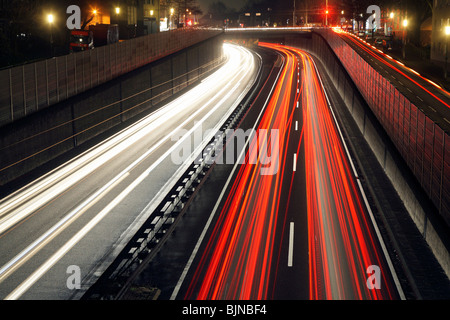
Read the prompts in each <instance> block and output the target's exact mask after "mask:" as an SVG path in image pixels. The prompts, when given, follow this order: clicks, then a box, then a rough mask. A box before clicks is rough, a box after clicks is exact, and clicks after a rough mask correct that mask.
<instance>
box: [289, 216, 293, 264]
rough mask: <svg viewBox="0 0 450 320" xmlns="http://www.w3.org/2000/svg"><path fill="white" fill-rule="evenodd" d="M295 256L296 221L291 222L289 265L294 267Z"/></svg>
mask: <svg viewBox="0 0 450 320" xmlns="http://www.w3.org/2000/svg"><path fill="white" fill-rule="evenodd" d="M293 257H294V222H291V223H290V224H289V249H288V267H292V265H293Z"/></svg>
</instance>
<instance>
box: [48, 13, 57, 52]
mask: <svg viewBox="0 0 450 320" xmlns="http://www.w3.org/2000/svg"><path fill="white" fill-rule="evenodd" d="M47 21H48V24H49V25H50V53H51V55H52V56H53V30H52V26H53V22H54V21H55V18H54V16H53V14H51V13H50V14H48V15H47Z"/></svg>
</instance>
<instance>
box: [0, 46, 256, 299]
mask: <svg viewBox="0 0 450 320" xmlns="http://www.w3.org/2000/svg"><path fill="white" fill-rule="evenodd" d="M226 47H227V48H228V50H227V54H229V55H230V57H229V61H228V63H229V64H228V63H227V64H226V65H228V68H226V69H220V70H219V71H218V72H219V73H223V72H224V71H225V70H226V71H227V72H230V70H234V71H235V72H231V74H229V76H228V77H224V76H223V75H222V74H219V75H218V74H217V73H214V74H213V75H211V76H210V77H208V78H207V79H205V81H204V82H202V83H201V84H200V85H198V86H197V87H195V88H193V89H192V90H191V91H188V92H187V93H186V94H184V95H183V96H181V97H180V98H178V99H176V100H174V101H173V102H172V103H170V104H168V106H166V107H163V108H162V109H161V110H162V111H160V112H159V110H158V111H157V112H155V113H153V114H152V115H150V116H149V117H146V118H145V119H144V120H142V121H140V122H138V123H137V124H135V125H133V126H131V127H130V128H128V129H127V130H125V131H123V132H121V133H119V134H117V135H116V136H114V137H113V138H111V139H109V140H108V141H107V142H106V143H104V144H100V145H99V146H98V149H100V151H99V150H97V148H95V147H94V148H93V149H91V150H90V151H88V152H86V153H84V154H83V155H81V156H80V157H79V158H77V159H75V160H74V161H71V162H70V163H69V165H68V167H66V166H61V167H60V168H58V169H55V170H54V171H53V172H51V173H50V174H48V175H46V176H44V177H43V178H41V179H40V180H38V181H37V182H36V183H32V184H30V188H29V189H28V188H23V189H21V190H19V192H16V193H15V194H13V195H11V196H10V197H8V198H7V199H5V200H4V201H3V202H2V206H1V207H0V209H2V211H0V212H2V213H3V219H2V220H1V222H2V223H1V224H0V226H1V228H2V229H1V230H8V229H9V228H11V227H12V226H13V225H14V224H15V223H17V222H18V221H21V219H24V218H25V217H26V216H27V215H31V214H33V215H34V214H35V213H36V212H38V211H39V209H38V210H37V211H33V210H36V209H37V208H42V207H40V206H38V205H34V206H30V205H29V203H30V202H31V203H33V201H36V199H35V198H36V197H37V199H38V200H40V201H42V204H45V203H46V202H48V201H51V199H52V196H53V197H55V198H57V197H58V191H59V189H58V186H59V187H61V184H60V183H59V182H60V180H59V179H62V181H64V180H65V179H68V178H70V177H71V176H73V179H81V180H82V179H84V177H85V176H84V175H83V174H82V172H85V171H89V170H92V171H94V170H96V169H98V168H99V167H100V166H102V165H104V164H106V163H107V161H110V160H111V159H112V158H113V157H114V156H115V155H117V154H119V153H121V152H124V151H125V150H126V149H127V147H129V146H130V144H133V143H135V142H137V141H138V140H140V139H141V138H143V137H144V136H146V135H148V134H150V133H151V132H152V131H153V130H155V127H154V126H155V125H157V126H161V125H164V123H165V122H166V121H167V120H168V118H166V117H169V118H170V117H173V116H174V111H175V110H178V112H179V111H180V108H193V110H192V112H191V113H190V114H189V116H187V117H184V118H183V119H182V121H181V122H180V123H179V124H177V127H176V128H175V129H174V130H173V131H172V133H170V134H168V135H164V136H163V138H161V139H160V140H159V141H157V142H156V143H155V144H154V145H152V147H151V148H149V149H148V150H146V152H144V153H143V154H142V155H141V156H140V157H138V158H137V159H136V160H134V161H133V162H132V163H131V164H129V165H128V166H127V167H126V168H125V169H124V170H122V171H121V172H120V173H119V174H118V175H116V176H115V177H114V178H113V179H112V180H110V181H109V182H107V183H105V184H104V185H103V187H101V188H100V189H99V190H97V191H96V192H94V193H93V194H92V195H90V196H89V197H88V198H87V199H86V200H84V201H82V203H81V204H80V205H78V206H77V207H76V208H75V209H74V210H72V211H71V212H69V213H68V214H66V216H64V217H63V218H62V219H61V220H60V221H58V222H57V223H56V224H55V225H53V227H51V228H50V229H48V230H47V231H46V232H45V233H43V234H42V235H41V236H40V237H39V238H38V239H36V240H35V241H34V242H32V243H31V244H30V245H28V246H27V247H26V248H25V249H24V250H22V251H21V252H20V253H19V254H17V255H16V256H15V257H14V258H12V259H11V260H10V261H9V262H7V263H6V264H5V265H3V266H2V267H1V268H0V282H2V281H4V280H5V279H6V278H7V277H8V276H10V274H11V273H12V272H14V271H15V270H16V269H17V268H19V267H20V266H21V265H23V264H24V263H25V262H27V261H28V260H29V259H30V258H31V257H32V256H34V255H35V254H36V253H37V252H38V251H39V250H41V249H42V248H43V247H44V246H46V245H47V244H48V243H49V242H50V241H52V240H53V239H54V238H55V237H56V236H58V235H59V234H61V232H62V231H64V230H65V229H66V228H67V227H68V226H69V225H70V224H71V223H72V222H73V221H75V220H76V219H77V218H78V217H79V216H80V215H81V214H83V213H84V212H86V211H87V210H88V209H89V208H91V207H92V206H93V205H94V204H95V203H97V202H98V201H99V200H100V199H101V198H103V197H104V196H105V195H106V194H107V193H108V192H110V191H111V190H112V189H113V188H115V187H116V186H117V185H118V184H119V183H120V182H122V181H123V180H124V179H125V178H126V177H128V176H129V175H130V171H131V170H134V169H135V168H137V167H138V166H139V165H140V164H141V163H142V162H143V161H144V160H145V159H146V158H147V157H148V156H150V155H151V154H152V153H153V152H154V151H155V150H156V149H157V148H159V147H160V146H161V145H162V144H163V143H164V142H165V141H167V140H170V137H171V136H172V134H173V132H175V131H176V130H179V129H180V128H182V127H183V126H186V125H188V124H189V123H190V122H192V121H193V120H194V119H196V118H197V117H199V115H200V116H201V118H200V119H199V121H196V122H195V124H194V127H192V128H191V129H190V130H189V131H188V133H187V135H186V136H185V138H184V139H186V138H188V136H189V135H190V134H192V132H194V131H195V129H196V128H197V127H200V126H201V125H202V123H204V122H205V121H206V120H207V119H209V117H211V116H212V115H213V114H214V113H216V112H217V111H218V110H219V108H223V106H224V103H225V102H226V101H227V99H229V98H230V96H231V95H233V94H234V92H235V91H236V90H238V89H239V83H240V80H241V79H242V78H244V77H246V75H248V74H249V72H251V71H252V70H253V69H254V68H255V60H254V57H253V55H252V54H251V53H250V52H249V51H248V50H245V49H243V48H239V47H237V46H232V45H227V46H226ZM237 80H239V81H237ZM236 82H237V83H238V84H235V83H236ZM211 88H216V90H215V91H214V96H213V97H212V98H211V99H209V101H207V102H206V103H203V104H202V105H201V107H197V104H198V102H197V101H198V99H199V97H200V95H201V93H204V92H205V90H206V91H208V90H210V89H211ZM249 88H250V85H247V86H246V88H245V90H248V89H249ZM245 90H244V92H243V93H241V94H240V95H239V97H238V100H237V101H240V99H241V98H242V96H243V95H245V93H246V91H245ZM219 99H220V100H219ZM213 101H214V105H213V106H211V104H212V102H213ZM235 103H237V102H235ZM174 108H175V109H174ZM176 108H178V109H176ZM205 111H207V112H206V113H205ZM201 112H203V114H202V113H201ZM231 112H232V110H228V109H227V110H225V114H224V116H223V118H227V117H228V116H229V114H230V113H231ZM155 114H156V115H157V116H155ZM152 116H153V117H152ZM155 122H156V124H155ZM219 126H220V124H217V125H216V129H218V127H219ZM116 139H117V141H116ZM184 139H181V140H179V141H178V142H176V143H175V144H173V145H172V146H170V148H167V149H166V150H164V151H165V152H164V153H163V155H162V156H160V157H159V158H158V159H156V160H155V161H154V162H152V164H151V166H150V167H148V168H146V170H145V171H144V172H143V173H142V174H140V175H139V177H138V178H137V179H135V180H133V181H132V182H129V183H128V185H127V187H126V188H125V189H124V190H123V191H122V192H121V193H120V194H119V195H118V196H117V197H115V198H114V200H113V201H111V202H110V203H108V205H107V206H106V207H105V208H104V209H103V210H101V212H100V213H99V214H97V215H96V216H95V217H94V218H93V219H92V220H91V221H90V222H89V223H88V224H87V225H85V226H84V227H83V228H82V229H81V230H80V231H79V232H78V233H76V235H75V236H73V237H72V239H71V240H70V241H69V242H66V243H65V244H64V245H63V246H61V247H60V249H59V250H58V251H57V252H56V253H55V254H54V255H53V256H52V257H51V258H50V259H49V260H47V262H45V263H44V264H43V265H41V266H40V267H39V268H38V269H36V271H35V272H33V274H32V275H31V276H29V277H28V278H27V279H26V280H25V281H24V282H22V284H21V285H20V286H19V287H18V288H16V289H15V290H14V291H12V292H11V294H10V295H9V296H8V297H7V298H8V299H17V298H19V297H20V296H21V295H22V294H23V293H24V292H26V291H27V290H28V289H29V288H30V287H31V286H32V285H33V284H34V283H35V282H36V281H37V280H39V278H40V277H42V275H43V274H45V273H46V272H47V271H48V270H49V269H50V268H51V267H52V266H53V265H54V264H55V263H56V262H57V261H58V260H59V259H61V257H62V256H64V255H65V254H66V253H67V252H68V251H69V250H70V249H71V248H72V247H73V246H74V245H75V244H76V243H77V242H78V241H80V240H81V239H82V238H83V237H84V236H85V235H86V234H87V233H88V232H89V231H90V230H91V229H92V228H93V227H94V226H95V225H96V224H97V223H98V222H99V221H101V220H102V219H103V218H104V217H106V216H107V215H108V213H109V212H111V210H113V209H114V207H115V206H116V205H117V204H119V203H120V202H121V201H122V200H123V199H125V198H126V197H127V196H128V195H129V194H130V192H131V191H133V189H134V188H136V187H137V186H138V185H139V184H140V183H141V182H142V181H143V180H144V179H145V178H147V177H148V176H149V174H150V173H151V172H152V171H153V170H154V169H155V168H156V167H157V166H158V165H159V164H160V163H162V161H163V160H164V159H167V158H169V157H170V154H171V152H173V151H174V150H175V149H176V148H178V147H179V145H180V144H181V143H183V141H184ZM112 141H113V142H112ZM207 142H208V139H206V141H204V142H202V145H200V146H198V148H197V149H196V150H194V153H197V152H200V150H201V149H202V148H203V147H204V146H205V144H206V143H207ZM105 145H106V147H105ZM117 146H119V148H118V150H114V148H117ZM111 150H113V151H112V152H113V155H108V152H110V151H111ZM103 152H104V153H103ZM91 153H92V154H91ZM105 154H106V156H105ZM83 160H84V161H83ZM96 161H98V162H99V163H96ZM92 162H94V164H92ZM186 165H189V164H187V163H186V164H183V167H184V166H186ZM90 167H92V168H90ZM59 169H61V170H59ZM78 169H80V170H84V171H82V172H80V171H79V170H78ZM77 170H78V171H77ZM89 174H90V172H88V173H87V174H86V175H89ZM78 181H79V180H78ZM70 182H71V183H72V184H76V183H77V180H75V181H72V180H71V181H70ZM48 184H49V185H50V186H48ZM66 185H68V186H67V188H70V184H68V183H64V184H63V186H66ZM46 188H48V189H49V190H51V191H53V192H54V193H55V194H51V192H50V193H49V191H48V189H46ZM63 193H64V192H63V191H61V194H63ZM45 194H49V195H48V196H44V195H45ZM38 202H39V201H38ZM23 208H25V209H26V210H24V211H26V212H25V213H22V212H21V211H22V210H23ZM11 209H14V210H15V211H13V213H11V211H9V212H8V211H7V210H11ZM27 210H28V211H27ZM15 212H18V213H21V215H18V216H17V215H16V214H14V213H15ZM5 234H6V233H4V234H2V235H1V237H3V236H5Z"/></svg>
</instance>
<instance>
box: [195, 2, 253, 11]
mask: <svg viewBox="0 0 450 320" xmlns="http://www.w3.org/2000/svg"><path fill="white" fill-rule="evenodd" d="M197 1H198V3H199V4H200V7H201V8H202V10H203V12H204V13H206V12H207V11H208V7H209V5H210V4H211V3H213V2H217V1H218V0H197ZM222 2H223V3H224V4H225V5H226V6H227V7H230V8H235V9H236V10H239V9H240V8H241V7H242V6H243V5H244V4H245V0H222Z"/></svg>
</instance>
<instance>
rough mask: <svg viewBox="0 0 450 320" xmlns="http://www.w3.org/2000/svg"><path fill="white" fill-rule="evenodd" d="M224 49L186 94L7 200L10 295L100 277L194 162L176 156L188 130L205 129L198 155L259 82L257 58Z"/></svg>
mask: <svg viewBox="0 0 450 320" xmlns="http://www.w3.org/2000/svg"><path fill="white" fill-rule="evenodd" d="M224 53H225V55H226V62H225V63H224V64H223V65H222V66H221V67H220V68H219V69H218V70H217V71H215V72H214V73H213V74H212V75H210V76H208V77H207V78H205V79H204V80H202V81H201V83H199V84H198V85H196V86H195V87H193V88H192V89H190V90H189V91H187V92H186V93H184V94H183V95H181V96H179V97H178V98H176V99H175V100H173V101H171V102H169V103H167V104H166V105H164V106H162V107H161V108H159V109H158V110H157V111H155V112H152V113H151V114H148V115H147V116H145V117H143V118H142V119H141V120H139V121H137V122H136V123H134V124H133V125H131V126H129V127H128V128H126V129H124V130H122V131H120V132H117V133H115V134H114V135H112V136H111V137H109V138H108V139H106V140H105V141H102V142H101V143H99V144H97V145H95V146H94V147H92V148H90V149H89V150H87V151H85V152H83V153H82V154H79V155H78V156H76V157H75V158H73V159H71V160H70V161H68V162H67V163H65V164H63V165H61V166H59V167H57V168H54V169H53V170H52V171H50V172H48V173H45V174H44V175H43V176H42V177H40V178H38V179H37V180H36V181H33V182H31V183H29V184H28V185H26V186H24V187H22V188H21V189H19V190H17V191H15V192H13V193H12V194H10V195H8V196H6V197H5V198H3V199H1V201H0V252H2V255H1V257H0V297H1V298H2V299H70V298H72V297H74V296H77V295H80V293H81V292H83V290H86V289H87V288H89V286H90V285H92V284H93V283H94V282H95V281H96V279H97V278H98V277H99V275H100V274H101V273H102V271H103V270H104V269H105V268H106V267H107V266H108V265H109V263H110V262H111V261H112V260H113V259H114V258H115V256H116V255H117V254H118V253H119V252H120V250H121V248H123V246H124V245H125V244H126V243H127V241H128V240H129V239H130V237H131V236H132V235H133V232H135V230H136V229H137V228H138V227H139V226H140V224H142V221H144V220H145V219H147V218H148V217H149V215H150V214H151V213H152V210H153V209H154V208H155V207H156V205H157V204H158V203H159V202H160V201H161V199H162V198H163V197H164V196H165V193H166V192H167V190H169V189H170V188H171V187H172V185H173V184H174V183H175V181H176V180H177V179H178V177H180V175H181V174H183V172H184V171H185V170H186V168H187V166H188V165H189V164H190V162H189V161H188V160H186V161H185V162H183V163H181V164H179V163H174V161H173V158H172V157H171V155H172V153H173V151H174V150H177V148H179V147H180V145H189V146H191V140H189V139H190V135H184V136H182V137H181V138H180V137H179V132H185V131H187V132H188V133H190V134H192V132H194V131H198V130H202V131H201V132H202V134H204V137H205V139H204V140H203V141H202V142H201V143H200V144H199V145H196V144H194V145H192V148H191V152H192V155H194V154H197V153H198V152H199V150H201V149H202V148H203V147H204V144H205V143H206V141H208V140H209V139H210V138H211V133H210V132H209V131H208V132H207V129H214V128H215V129H217V128H218V126H219V125H220V124H221V123H222V122H223V121H224V119H226V118H227V117H228V116H229V114H230V113H231V111H232V110H233V109H234V108H235V107H236V106H237V104H238V103H239V102H240V101H241V100H242V98H243V96H245V94H246V93H247V92H248V90H249V89H250V88H251V86H252V84H253V82H254V79H255V76H256V74H257V70H258V61H257V58H256V56H255V55H254V54H252V53H251V52H249V51H248V50H246V49H244V48H241V47H237V46H233V45H230V44H225V45H224ZM185 156H187V158H189V157H188V156H189V155H185ZM74 268H75V269H77V268H78V270H79V271H80V273H81V283H80V287H79V288H77V289H78V290H73V288H69V287H70V285H68V284H69V282H70V281H72V280H70V279H71V278H70V276H71V275H72V270H74ZM69 280H70V281H69ZM80 289H81V290H80Z"/></svg>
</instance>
